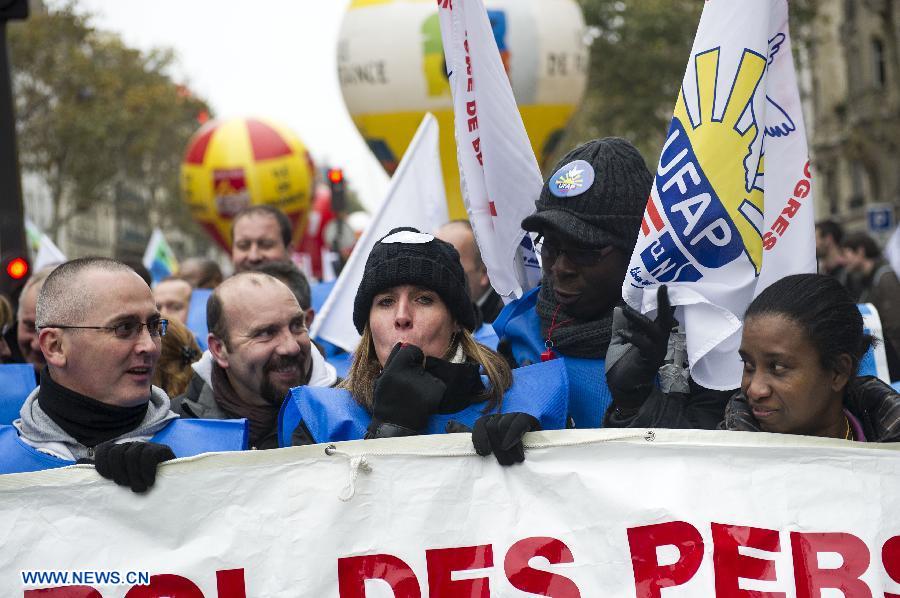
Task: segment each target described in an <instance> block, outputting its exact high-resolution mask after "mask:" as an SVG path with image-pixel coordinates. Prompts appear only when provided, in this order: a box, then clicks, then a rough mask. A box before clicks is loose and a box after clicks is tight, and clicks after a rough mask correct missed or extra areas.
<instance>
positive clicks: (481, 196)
mask: <svg viewBox="0 0 900 598" xmlns="http://www.w3.org/2000/svg"><path fill="white" fill-rule="evenodd" d="M438 13H439V15H440V21H441V37H442V39H443V44H444V56H445V58H446V60H447V69H448V71H449V75H450V89H451V91H452V93H453V112H454V124H455V128H456V148H457V151H456V154H457V160H458V161H459V175H460V184H461V186H462V197H463V201H464V202H465V204H466V210H467V211H468V213H469V221H470V222H471V224H472V229H473V231H474V232H475V239H476V241H477V242H478V247H479V249H480V251H481V256H482V259H483V260H484V264H485V266H487V271H488V276H489V277H490V280H491V286H493V287H494V290H495V291H497V293H498V294H499V295H500V296H501V297H503V298H504V300H505V301H509V300H511V299H514V298H518V297H521V296H522V295H523V294H524V293H525V292H526V291H528V290H529V289H531V288H533V287H534V286H536V285H537V284H538V283H539V282H540V279H541V268H540V264H539V262H538V260H537V257H536V256H535V253H534V246H533V244H532V242H531V237H530V236H529V235H528V234H527V233H526V232H525V231H524V230H522V226H521V224H522V220H523V219H524V218H525V217H527V216H529V215H531V214H532V213H533V212H534V209H535V207H534V202H535V200H537V199H538V197H539V196H540V194H541V187H542V185H543V182H544V180H543V177H542V176H541V171H540V168H538V163H537V159H536V158H535V157H534V152H533V151H532V149H531V143H530V142H529V141H528V134H527V133H526V132H525V125H524V124H523V123H522V117H521V115H520V114H519V109H518V106H517V105H516V99H515V97H514V96H513V92H512V87H511V86H510V84H509V77H508V75H507V74H506V70H505V68H504V66H503V61H502V59H501V57H500V50H499V49H498V48H497V41H496V39H495V38H494V32H493V29H492V28H491V23H490V20H489V18H488V14H487V11H486V10H485V8H484V4H483V3H482V1H481V0H452V1H451V0H439V1H438Z"/></svg>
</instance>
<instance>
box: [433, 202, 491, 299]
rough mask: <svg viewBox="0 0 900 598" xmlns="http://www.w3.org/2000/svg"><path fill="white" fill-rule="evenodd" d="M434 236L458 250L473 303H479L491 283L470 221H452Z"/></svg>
mask: <svg viewBox="0 0 900 598" xmlns="http://www.w3.org/2000/svg"><path fill="white" fill-rule="evenodd" d="M434 236H435V237H437V238H438V239H440V240H441V241H446V242H447V243H450V244H451V245H453V247H455V248H456V251H457V252H458V253H459V261H460V262H461V263H462V267H463V270H464V271H465V273H466V283H467V284H468V286H469V295H470V296H471V297H472V300H473V301H478V299H479V298H480V297H482V296H483V295H484V294H485V293H486V292H487V291H488V289H490V287H491V282H490V279H488V275H487V268H486V267H485V265H484V262H483V261H482V259H481V251H480V250H479V249H478V243H476V242H475V233H474V232H472V225H471V224H469V221H468V220H451V221H450V222H448V223H447V224H444V225H443V226H441V227H440V228H438V229H437V231H435V234H434Z"/></svg>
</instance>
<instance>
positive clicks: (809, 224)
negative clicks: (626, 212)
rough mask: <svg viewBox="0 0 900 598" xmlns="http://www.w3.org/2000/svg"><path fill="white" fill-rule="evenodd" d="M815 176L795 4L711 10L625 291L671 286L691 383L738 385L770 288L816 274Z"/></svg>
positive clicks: (714, 2) (639, 301) (636, 294)
mask: <svg viewBox="0 0 900 598" xmlns="http://www.w3.org/2000/svg"><path fill="white" fill-rule="evenodd" d="M813 223H814V216H813V194H812V175H811V172H810V166H809V153H808V150H807V145H806V130H805V128H804V125H803V115H802V112H801V107H800V94H799V90H798V88H797V77H796V73H795V71H794V63H793V58H792V56H791V38H790V32H789V30H788V7H787V2H786V1H785V0H764V1H763V0H760V1H756V2H734V1H730V0H708V1H707V3H706V5H705V7H704V9H703V15H702V16H701V18H700V25H699V27H698V29H697V35H696V38H695V39H694V46H693V49H692V50H691V56H690V59H689V61H688V65H687V70H686V72H685V75H684V80H683V82H682V86H681V91H680V93H679V95H678V98H677V101H676V103H675V112H674V115H673V117H672V123H671V126H670V128H669V133H668V136H667V137H666V141H665V144H664V145H663V149H662V155H661V156H660V159H659V166H658V168H657V171H656V179H655V183H654V185H653V189H652V191H651V194H650V198H649V200H648V202H647V208H646V211H645V213H644V220H643V222H642V224H641V230H640V232H639V234H638V241H637V245H636V246H635V249H634V253H633V255H632V257H631V263H630V265H629V268H628V273H627V275H626V276H625V281H624V283H623V287H622V295H623V297H624V298H625V300H626V301H627V302H628V303H629V304H630V305H632V306H633V307H635V308H636V309H640V310H641V311H642V312H645V313H646V312H653V311H655V310H656V287H658V286H659V285H660V284H666V285H668V287H669V294H670V297H671V299H672V303H673V304H674V305H677V306H679V307H678V312H677V317H678V319H679V320H680V321H681V322H682V323H683V324H684V326H685V330H686V332H687V350H688V359H689V361H690V364H691V375H692V376H693V378H694V379H695V380H696V381H697V382H698V383H700V384H702V385H703V386H706V387H708V388H714V389H720V390H725V389H731V388H736V387H738V386H739V385H740V380H741V362H740V360H739V359H738V356H737V349H738V347H739V346H740V340H741V331H742V318H743V314H744V311H745V310H746V308H747V305H748V304H749V303H750V302H751V301H752V300H753V298H754V297H755V296H756V295H758V294H759V293H760V292H761V291H762V290H763V289H765V288H766V287H767V286H768V285H769V284H771V283H772V282H774V281H776V280H778V279H779V278H782V277H784V276H787V275H789V274H797V273H801V272H815V270H816V259H815V235H814V225H813Z"/></svg>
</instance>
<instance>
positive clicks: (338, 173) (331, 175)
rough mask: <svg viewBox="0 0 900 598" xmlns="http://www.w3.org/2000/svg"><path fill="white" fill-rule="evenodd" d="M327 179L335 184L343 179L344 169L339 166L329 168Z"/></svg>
mask: <svg viewBox="0 0 900 598" xmlns="http://www.w3.org/2000/svg"><path fill="white" fill-rule="evenodd" d="M328 180H329V181H331V183H332V184H335V185H336V184H338V183H340V182H342V181H343V180H344V171H343V170H341V169H340V168H329V169H328Z"/></svg>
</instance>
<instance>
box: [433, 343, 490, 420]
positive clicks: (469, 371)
mask: <svg viewBox="0 0 900 598" xmlns="http://www.w3.org/2000/svg"><path fill="white" fill-rule="evenodd" d="M479 370H480V368H479V365H478V364H477V363H452V362H450V361H446V360H444V359H438V358H437V357H426V358H425V371H427V372H428V373H429V374H431V375H432V376H434V377H435V378H438V379H439V380H441V381H442V382H443V383H444V384H446V385H447V390H446V391H444V397H443V398H442V399H441V404H440V407H439V409H438V413H443V414H449V413H456V412H458V411H462V410H463V409H465V408H466V407H468V406H469V405H471V404H472V403H477V402H480V401H481V400H482V398H483V397H482V396H481V395H482V393H483V392H484V383H483V382H482V381H481V375H480V373H479Z"/></svg>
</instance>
